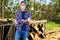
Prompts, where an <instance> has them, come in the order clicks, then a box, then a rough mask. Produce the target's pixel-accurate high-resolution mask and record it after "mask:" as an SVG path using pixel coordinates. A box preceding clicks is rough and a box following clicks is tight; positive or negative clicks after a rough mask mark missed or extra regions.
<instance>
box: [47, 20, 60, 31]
mask: <svg viewBox="0 0 60 40" xmlns="http://www.w3.org/2000/svg"><path fill="white" fill-rule="evenodd" d="M57 27H60V23H56V22H51V21H50V22H47V24H46V29H47V30H53V29H54V28H57Z"/></svg>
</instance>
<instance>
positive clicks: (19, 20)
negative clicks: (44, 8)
mask: <svg viewBox="0 0 60 40" xmlns="http://www.w3.org/2000/svg"><path fill="white" fill-rule="evenodd" d="M15 17H16V21H17V23H23V21H24V20H23V19H21V18H20V16H19V12H18V11H16V12H15Z"/></svg>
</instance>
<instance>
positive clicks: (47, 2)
mask: <svg viewBox="0 0 60 40" xmlns="http://www.w3.org/2000/svg"><path fill="white" fill-rule="evenodd" d="M21 1H23V0H19V1H18V2H19V3H20V2H21ZM35 1H36V2H40V0H35ZM44 1H45V0H44ZM18 2H17V1H16V0H13V3H14V5H16V4H17V3H18ZM49 2H51V1H50V0H46V2H45V4H49ZM41 3H42V4H43V3H44V2H41Z"/></svg>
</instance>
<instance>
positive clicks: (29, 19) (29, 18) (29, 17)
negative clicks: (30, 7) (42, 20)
mask: <svg viewBox="0 0 60 40" xmlns="http://www.w3.org/2000/svg"><path fill="white" fill-rule="evenodd" d="M28 13H29V15H28V22H30V21H31V12H30V11H29V12H28Z"/></svg>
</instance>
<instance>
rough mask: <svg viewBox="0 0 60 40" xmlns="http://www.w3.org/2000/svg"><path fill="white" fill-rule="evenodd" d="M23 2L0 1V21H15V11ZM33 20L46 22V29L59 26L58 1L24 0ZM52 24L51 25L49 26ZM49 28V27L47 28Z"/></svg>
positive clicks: (59, 3)
mask: <svg viewBox="0 0 60 40" xmlns="http://www.w3.org/2000/svg"><path fill="white" fill-rule="evenodd" d="M21 1H23V0H0V19H3V18H4V19H10V18H14V19H15V11H16V10H19V9H20V2H21ZM24 1H25V2H26V4H27V7H26V9H28V10H30V11H31V13H32V19H34V20H43V19H45V20H48V21H50V22H48V25H47V28H49V29H51V28H50V27H55V26H57V27H59V26H60V0H24ZM51 24H53V25H51ZM49 26H50V27H49Z"/></svg>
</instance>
